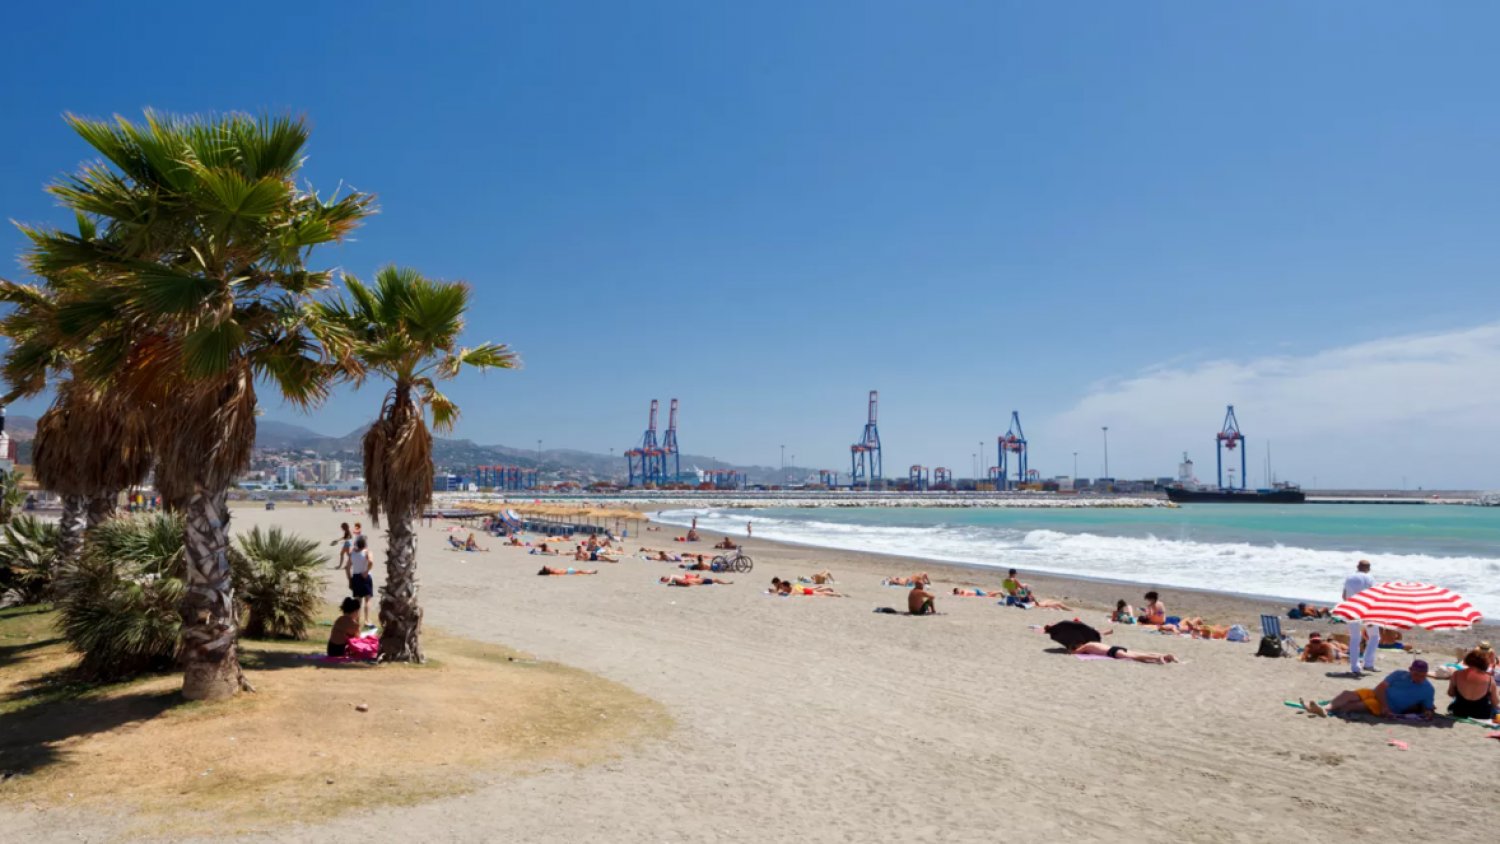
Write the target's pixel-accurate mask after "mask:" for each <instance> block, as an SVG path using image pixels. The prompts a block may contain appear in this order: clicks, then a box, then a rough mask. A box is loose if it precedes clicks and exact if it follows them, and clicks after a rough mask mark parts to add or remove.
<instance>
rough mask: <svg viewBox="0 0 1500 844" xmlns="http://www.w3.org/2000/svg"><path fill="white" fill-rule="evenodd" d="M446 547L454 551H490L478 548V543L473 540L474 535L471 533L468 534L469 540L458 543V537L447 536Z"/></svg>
mask: <svg viewBox="0 0 1500 844" xmlns="http://www.w3.org/2000/svg"><path fill="white" fill-rule="evenodd" d="M448 547H450V548H452V549H453V550H455V551H488V550H490V549H488V548H481V547H480V546H479V543H478V542H476V541H475V540H474V533H473V531H470V532H469V538H468V539H465V540H464V541H463V542H459V541H458V537H456V536H453V535H452V534H449V536H448Z"/></svg>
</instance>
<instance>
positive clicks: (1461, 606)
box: [1333, 581, 1482, 630]
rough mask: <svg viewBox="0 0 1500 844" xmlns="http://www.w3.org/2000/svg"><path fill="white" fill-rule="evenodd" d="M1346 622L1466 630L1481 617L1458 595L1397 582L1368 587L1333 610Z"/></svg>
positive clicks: (1406, 628)
mask: <svg viewBox="0 0 1500 844" xmlns="http://www.w3.org/2000/svg"><path fill="white" fill-rule="evenodd" d="M1333 614H1334V615H1336V616H1338V617H1339V618H1342V619H1343V620H1345V621H1363V622H1365V623H1366V624H1378V625H1380V626H1381V627H1394V628H1395V629H1397V630H1410V629H1411V628H1413V627H1421V628H1423V629H1426V630H1467V629H1469V628H1470V627H1473V626H1474V625H1475V624H1476V623H1478V621H1479V619H1480V618H1482V616H1481V615H1480V614H1479V610H1476V609H1474V605H1473V604H1471V603H1469V602H1468V601H1466V600H1464V598H1463V596H1462V595H1460V594H1458V593H1457V592H1453V591H1450V590H1448V589H1444V588H1443V587H1441V586H1433V585H1431V584H1427V583H1406V582H1402V581H1396V582H1393V583H1382V584H1380V585H1379V586H1371V587H1370V588H1369V589H1366V590H1365V591H1363V592H1361V593H1359V594H1358V595H1355V596H1354V597H1353V598H1350V599H1349V600H1347V601H1345V602H1343V603H1342V604H1339V605H1338V606H1336V607H1334V608H1333Z"/></svg>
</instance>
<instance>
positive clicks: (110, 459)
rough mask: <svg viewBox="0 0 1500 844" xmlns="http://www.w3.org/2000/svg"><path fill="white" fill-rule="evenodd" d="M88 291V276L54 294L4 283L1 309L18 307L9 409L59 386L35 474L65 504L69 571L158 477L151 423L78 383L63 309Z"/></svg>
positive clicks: (110, 393)
mask: <svg viewBox="0 0 1500 844" xmlns="http://www.w3.org/2000/svg"><path fill="white" fill-rule="evenodd" d="M84 231H85V232H88V228H87V226H86V225H85V226H84ZM87 283H88V279H87V278H86V277H84V276H83V275H82V274H80V273H73V274H70V277H64V278H59V279H57V280H56V281H54V282H52V283H50V284H49V285H48V286H47V287H46V288H39V287H33V286H28V285H21V284H15V283H12V282H8V281H0V302H7V303H9V304H11V305H13V306H14V307H13V309H12V310H11V312H10V313H9V314H7V315H6V316H5V318H4V319H0V334H4V335H5V336H7V337H9V338H10V339H11V341H12V343H11V345H10V347H9V348H8V349H7V350H6V355H5V361H4V365H3V366H0V374H3V375H4V377H5V380H6V381H7V383H8V384H9V386H10V388H11V390H10V392H9V393H8V394H7V395H6V396H5V397H4V399H3V402H4V403H6V404H9V403H10V402H12V401H14V400H15V399H16V398H18V397H21V396H32V395H36V394H38V393H40V392H42V390H44V389H45V388H46V387H47V386H49V384H51V385H53V386H55V395H54V398H53V401H52V405H51V406H50V407H49V408H48V409H47V411H46V412H45V413H43V414H42V416H41V418H40V419H38V420H37V430H36V440H35V441H34V443H33V445H32V449H33V450H32V467H33V469H34V471H35V472H36V477H37V482H38V483H39V484H41V486H42V487H43V488H45V489H49V490H51V491H53V492H56V493H57V494H58V495H59V496H60V497H61V498H62V504H63V510H62V516H61V518H60V520H59V527H60V530H59V531H58V558H59V561H60V562H62V563H64V564H68V563H72V562H75V561H76V560H77V558H78V554H79V552H80V551H81V550H82V547H83V534H84V531H85V530H86V529H91V528H93V527H96V526H97V525H98V524H99V523H100V522H101V521H103V520H104V519H106V518H108V517H110V516H112V515H113V514H114V512H115V507H116V504H117V502H118V501H119V497H120V492H121V491H122V490H124V489H126V488H128V487H130V486H133V485H135V484H138V483H140V482H141V481H142V480H144V479H145V477H146V474H147V473H148V472H149V471H150V470H151V449H150V445H149V443H148V438H147V430H148V429H147V424H146V417H145V415H144V414H143V413H142V412H141V411H140V408H138V407H136V406H134V405H132V404H131V403H130V402H129V401H128V399H127V397H126V396H125V395H124V394H123V393H122V392H120V391H117V390H110V389H106V388H101V387H100V386H98V385H96V384H91V383H88V382H86V381H82V380H79V379H77V378H74V377H73V373H72V367H73V364H74V362H75V361H76V360H77V358H78V355H77V352H76V351H75V350H73V349H70V348H69V347H68V345H67V344H66V343H64V342H63V341H62V339H61V338H60V337H59V335H58V331H57V325H56V314H57V305H58V302H59V301H61V300H62V299H64V298H66V297H67V296H68V295H70V291H76V290H77V289H79V285H85V284H87ZM57 378H61V379H62V380H61V381H60V382H58V381H57V380H56V379H57Z"/></svg>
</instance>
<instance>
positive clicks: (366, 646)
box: [348, 636, 380, 659]
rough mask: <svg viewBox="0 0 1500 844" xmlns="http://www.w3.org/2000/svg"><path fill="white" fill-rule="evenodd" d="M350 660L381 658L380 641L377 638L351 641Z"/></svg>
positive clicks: (362, 638) (363, 637) (361, 638)
mask: <svg viewBox="0 0 1500 844" xmlns="http://www.w3.org/2000/svg"><path fill="white" fill-rule="evenodd" d="M348 654H349V658H350V659H375V658H377V657H378V656H380V639H379V638H378V637H375V636H358V637H356V638H353V639H350V640H349V647H348Z"/></svg>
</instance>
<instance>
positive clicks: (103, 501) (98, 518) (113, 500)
mask: <svg viewBox="0 0 1500 844" xmlns="http://www.w3.org/2000/svg"><path fill="white" fill-rule="evenodd" d="M119 500H120V492H119V490H114V491H111V492H105V493H100V494H98V495H90V496H89V499H88V501H89V505H88V506H89V521H88V529H89V530H93V529H94V528H96V527H98V526H99V523H100V522H102V521H104V520H105V519H108V518H112V517H113V516H114V515H115V509H116V508H117V506H118V504H119Z"/></svg>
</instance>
